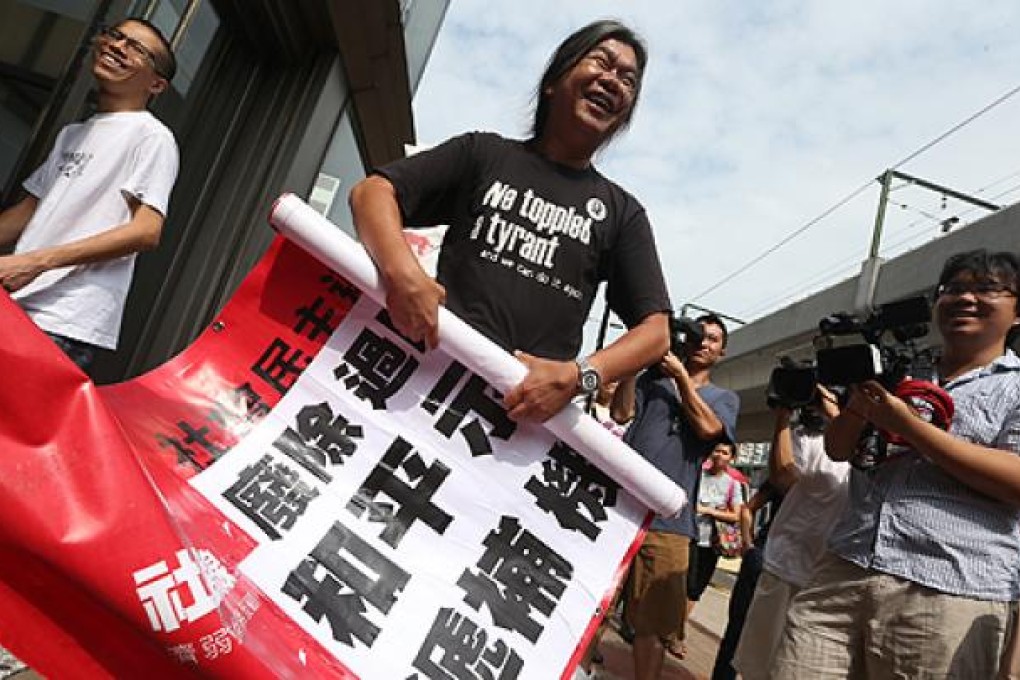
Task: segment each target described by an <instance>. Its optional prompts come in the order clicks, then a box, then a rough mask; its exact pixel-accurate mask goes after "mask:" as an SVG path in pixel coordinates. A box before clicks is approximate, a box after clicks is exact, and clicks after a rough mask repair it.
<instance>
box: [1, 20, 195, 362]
mask: <svg viewBox="0 0 1020 680" xmlns="http://www.w3.org/2000/svg"><path fill="white" fill-rule="evenodd" d="M175 70H176V62H175V60H174V56H173V52H172V51H171V48H170V44H169V42H167V40H166V38H165V37H164V36H163V35H162V34H161V33H160V32H159V30H158V29H157V28H156V27H155V26H153V25H152V24H150V23H149V22H147V21H145V20H142V19H126V20H124V21H122V22H121V23H120V24H118V25H116V26H114V27H110V28H104V29H102V30H101V31H100V33H99V35H98V36H97V37H96V39H95V41H94V44H93V55H92V75H93V77H94V78H95V80H96V83H97V85H98V91H99V96H98V108H97V112H96V114H95V115H93V116H92V117H90V118H89V119H88V120H86V121H84V122H82V123H73V124H71V125H68V126H67V127H65V128H64V129H63V130H61V131H60V134H59V135H58V136H57V140H56V142H55V143H54V147H53V150H52V151H51V152H50V154H49V156H48V157H47V159H46V161H45V162H44V163H43V164H42V166H40V167H39V169H37V170H36V171H35V172H34V173H33V174H32V175H31V176H30V177H29V178H28V179H27V180H26V181H25V182H24V185H23V186H24V189H25V191H26V192H27V194H28V195H27V196H26V197H25V198H23V199H22V200H21V201H20V202H19V203H17V204H15V205H13V206H12V207H10V208H9V209H7V210H5V211H4V212H2V213H0V248H7V247H9V246H10V244H12V243H15V244H16V245H15V246H14V252H13V253H12V254H10V255H6V256H0V286H2V287H3V289H4V290H6V291H7V292H9V293H10V294H11V295H12V297H14V298H15V300H17V302H18V303H19V304H20V305H21V307H22V308H23V309H24V310H25V312H26V313H28V315H29V316H31V317H32V319H33V320H34V321H35V323H36V324H37V325H38V326H39V327H40V328H42V330H44V331H46V333H47V334H48V335H49V336H50V337H51V338H53V339H54V341H55V342H56V343H57V344H58V345H60V347H61V348H62V349H64V351H65V352H67V354H68V356H70V357H71V358H72V359H73V360H74V361H75V362H76V363H77V364H78V365H79V366H81V367H83V368H85V367H86V366H87V365H88V364H89V363H91V361H92V358H93V356H94V350H95V348H97V347H101V348H106V349H115V348H116V347H117V338H118V336H119V334H120V323H121V317H122V316H123V312H124V301H125V299H126V298H127V292H128V288H129V287H130V284H131V277H132V273H133V270H134V259H135V254H136V253H138V252H139V251H142V250H149V249H152V248H154V247H156V245H158V243H159V238H160V233H161V232H162V229H163V222H164V219H165V217H166V211H167V205H168V203H169V199H170V192H171V190H172V189H173V184H174V181H175V179H176V177H177V167H178V154H177V144H176V142H175V141H174V137H173V134H172V133H171V132H170V130H169V129H167V127H166V126H164V125H163V124H162V123H160V122H159V121H158V120H157V119H156V118H155V117H154V116H153V115H152V114H151V113H149V112H148V111H147V110H146V106H147V105H148V102H149V101H150V100H151V99H152V98H153V97H155V96H156V95H158V94H159V93H161V92H163V91H164V90H165V89H166V88H167V86H168V84H169V82H170V80H171V79H172V78H173V75H174V71H175Z"/></svg>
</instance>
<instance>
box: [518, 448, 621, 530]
mask: <svg viewBox="0 0 1020 680" xmlns="http://www.w3.org/2000/svg"><path fill="white" fill-rule="evenodd" d="M524 488H525V489H527V490H528V491H530V492H531V493H532V494H533V495H534V496H535V499H536V500H537V501H538V507H539V508H541V509H542V510H544V511H546V512H548V513H551V514H552V515H553V516H554V517H556V520H557V521H558V522H559V524H560V526H561V527H563V528H564V529H571V530H573V531H580V532H581V533H582V534H584V535H585V536H587V537H588V538H589V539H591V540H593V541H594V540H595V539H596V538H597V537H598V535H599V533H601V531H602V529H601V528H599V527H598V526H596V522H604V521H605V520H606V517H607V515H606V508H607V507H613V506H614V505H616V495H617V492H618V490H619V487H617V485H616V483H615V482H613V481H612V480H611V479H610V478H609V477H607V476H606V475H605V473H604V472H602V471H601V470H599V469H598V468H597V467H595V466H594V465H592V464H591V463H589V462H588V461H586V460H585V459H584V458H582V457H581V456H579V455H578V454H577V453H576V452H574V451H573V450H571V449H570V447H569V446H567V445H566V444H564V443H563V442H556V444H555V445H554V446H553V448H552V449H551V450H550V451H549V458H547V459H546V460H545V461H543V462H542V478H541V479H539V478H538V477H532V478H531V479H529V480H528V481H527V483H526V484H525V485H524ZM582 510H583V513H582Z"/></svg>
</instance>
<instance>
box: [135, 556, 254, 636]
mask: <svg viewBox="0 0 1020 680" xmlns="http://www.w3.org/2000/svg"><path fill="white" fill-rule="evenodd" d="M196 556H197V559H198V564H196V563H195V560H193V559H192V556H191V553H189V552H188V551H187V550H178V551H177V563H178V565H179V566H178V567H177V568H176V569H174V570H173V573H171V572H170V569H169V567H168V566H167V563H166V562H165V561H162V560H161V561H159V562H157V563H155V564H153V565H150V566H148V567H145V568H144V569H139V570H138V571H136V572H134V579H135V585H136V586H138V588H137V592H138V599H139V600H141V602H142V607H144V609H145V613H146V614H147V615H148V617H149V623H150V624H151V625H152V629H153V630H154V631H156V632H157V633H158V632H160V631H162V632H166V633H172V632H173V631H175V630H177V629H179V628H180V627H181V624H183V623H187V622H189V621H197V620H198V619H200V618H202V617H203V616H205V615H206V614H208V613H209V612H211V611H212V610H213V609H215V608H216V606H217V605H218V604H219V603H220V601H221V600H222V599H223V597H224V595H226V593H227V592H229V590H230V589H231V588H232V587H233V585H234V582H235V581H236V579H235V578H234V576H233V575H231V574H230V572H228V571H227V569H226V568H224V566H223V565H222V563H220V561H219V560H218V559H216V557H215V555H213V554H212V553H211V552H209V551H208V550H198V551H196ZM206 583H209V584H210V586H211V590H212V592H210V588H207V587H206ZM185 589H186V590H187V593H182V591H183V590H185ZM185 602H189V604H185Z"/></svg>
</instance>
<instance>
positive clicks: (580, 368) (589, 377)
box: [576, 359, 602, 397]
mask: <svg viewBox="0 0 1020 680" xmlns="http://www.w3.org/2000/svg"><path fill="white" fill-rule="evenodd" d="M576 363H577V393H578V394H579V395H582V396H585V397H587V396H592V395H595V394H597V393H598V391H599V387H601V386H602V376H601V375H599V371H598V369H597V368H595V367H594V366H592V365H591V364H590V363H589V362H588V360H587V359H581V360H580V361H578V362H576Z"/></svg>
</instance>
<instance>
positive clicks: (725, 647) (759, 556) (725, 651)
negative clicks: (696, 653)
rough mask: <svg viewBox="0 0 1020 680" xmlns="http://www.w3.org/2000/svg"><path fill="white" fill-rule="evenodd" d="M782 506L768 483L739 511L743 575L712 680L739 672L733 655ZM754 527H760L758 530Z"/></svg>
mask: <svg viewBox="0 0 1020 680" xmlns="http://www.w3.org/2000/svg"><path fill="white" fill-rule="evenodd" d="M782 502H783V495H782V494H781V493H779V492H778V491H777V490H776V489H775V487H773V486H772V485H771V484H770V483H769V482H768V481H767V480H766V482H765V483H764V484H762V485H761V487H760V488H759V489H758V490H757V491H756V492H755V493H754V495H753V496H751V500H749V501H748V502H747V503H746V504H745V505H744V506H743V507H742V508H741V511H740V529H741V532H742V534H743V536H744V538H743V554H742V555H741V556H740V571H738V572H737V580H736V581H735V582H734V584H733V590H732V591H731V592H730V602H729V606H728V607H727V616H726V630H725V631H724V632H723V636H722V640H721V641H720V642H719V649H718V650H717V651H716V655H715V664H714V665H713V666H712V680H735V678H736V677H737V670H736V668H735V667H734V666H733V654H734V652H735V651H736V648H737V643H738V641H739V640H740V637H741V634H742V633H743V630H744V625H745V622H746V619H747V611H748V609H749V608H750V606H751V600H752V598H753V597H754V591H755V587H756V586H757V584H758V578H759V576H760V575H761V571H762V566H763V565H764V562H765V550H766V546H767V545H768V536H769V529H770V528H771V526H772V521H773V519H774V518H775V516H776V512H778V511H779V508H780V507H781V505H782ZM755 527H758V528H757V529H755Z"/></svg>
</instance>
